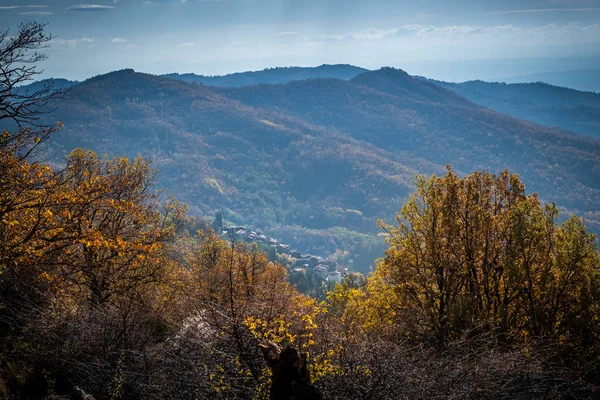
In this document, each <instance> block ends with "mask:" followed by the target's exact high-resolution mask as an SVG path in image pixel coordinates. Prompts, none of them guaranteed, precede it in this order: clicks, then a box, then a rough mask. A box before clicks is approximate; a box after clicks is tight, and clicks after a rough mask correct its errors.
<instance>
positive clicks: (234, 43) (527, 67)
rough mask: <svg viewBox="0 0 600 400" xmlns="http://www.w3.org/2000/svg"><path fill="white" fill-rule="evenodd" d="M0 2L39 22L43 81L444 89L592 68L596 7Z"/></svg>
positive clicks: (449, 1) (445, 0)
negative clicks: (253, 81) (379, 84)
mask: <svg viewBox="0 0 600 400" xmlns="http://www.w3.org/2000/svg"><path fill="white" fill-rule="evenodd" d="M84 3H85V4H79V3H78V2H77V1H75V0H46V1H43V2H37V3H36V2H35V1H33V0H32V1H29V0H0V26H2V27H7V28H11V29H14V28H16V26H17V25H18V23H19V22H21V21H26V20H30V19H34V20H37V21H41V22H48V28H47V30H48V31H49V32H51V33H52V34H54V35H55V36H56V38H55V40H54V41H53V44H52V48H51V49H50V50H49V54H50V56H51V57H50V59H49V60H48V61H47V62H45V63H44V69H45V75H44V76H45V77H51V76H53V77H63V78H67V79H75V80H82V79H85V78H87V77H89V76H92V75H97V74H102V73H106V72H108V71H111V70H118V69H122V68H134V69H135V70H137V71H144V72H148V73H153V74H164V73H170V72H193V73H197V74H202V75H217V74H218V75H222V74H227V73H231V72H238V71H248V70H261V69H263V68H268V67H274V66H315V65H320V64H323V63H327V64H338V63H347V64H352V65H357V66H360V67H364V68H368V69H376V68H379V67H380V66H382V65H389V66H394V67H399V68H403V69H405V70H407V71H409V72H410V73H412V74H418V75H424V76H427V77H431V78H436V79H443V80H447V81H460V80H468V79H485V80H499V79H501V78H505V77H511V76H518V75H527V74H535V73H542V72H554V71H573V70H583V69H590V68H595V65H596V66H597V65H599V63H598V60H600V50H599V49H600V0H504V1H491V0H487V1H486V0H464V1H455V0H422V1H409V0H395V1H387V0H370V1H365V0H303V1H298V0H221V1H217V0H215V1H210V0H90V1H86V2H84Z"/></svg>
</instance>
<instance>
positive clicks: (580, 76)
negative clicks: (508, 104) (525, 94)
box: [499, 69, 600, 93]
mask: <svg viewBox="0 0 600 400" xmlns="http://www.w3.org/2000/svg"><path fill="white" fill-rule="evenodd" d="M499 80H500V81H501V82H506V83H530V82H545V83H549V84H551V85H556V86H563V87H568V88H572V89H577V90H582V91H586V92H597V93H600V69H584V70H573V71H556V72H541V73H537V74H527V75H518V76H511V77H508V78H504V79H499Z"/></svg>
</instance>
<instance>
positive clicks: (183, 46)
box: [177, 42, 196, 49]
mask: <svg viewBox="0 0 600 400" xmlns="http://www.w3.org/2000/svg"><path fill="white" fill-rule="evenodd" d="M195 45H196V42H187V43H180V44H178V45H177V48H178V49H190V48H192V47H194V46H195Z"/></svg>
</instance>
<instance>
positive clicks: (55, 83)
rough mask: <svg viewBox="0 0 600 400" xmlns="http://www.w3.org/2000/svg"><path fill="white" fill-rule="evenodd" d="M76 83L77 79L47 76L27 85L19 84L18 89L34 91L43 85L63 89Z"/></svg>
mask: <svg viewBox="0 0 600 400" xmlns="http://www.w3.org/2000/svg"><path fill="white" fill-rule="evenodd" d="M78 83H79V82H77V81H70V80H67V79H62V78H49V79H42V80H40V81H36V82H33V83H31V84H29V85H25V86H21V87H19V90H21V91H23V92H29V93H35V92H37V91H39V90H42V89H44V88H45V87H52V88H54V89H55V90H65V89H68V88H70V87H71V86H74V85H76V84H78Z"/></svg>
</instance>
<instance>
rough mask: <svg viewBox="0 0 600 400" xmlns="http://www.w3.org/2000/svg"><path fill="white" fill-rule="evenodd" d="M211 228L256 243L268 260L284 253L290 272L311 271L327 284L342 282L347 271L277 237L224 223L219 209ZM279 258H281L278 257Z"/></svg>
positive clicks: (221, 233)
mask: <svg viewBox="0 0 600 400" xmlns="http://www.w3.org/2000/svg"><path fill="white" fill-rule="evenodd" d="M213 229H214V230H215V232H217V233H219V234H220V236H221V237H222V238H223V239H225V240H227V241H245V242H247V243H256V244H257V245H258V246H260V247H261V248H264V249H265V250H266V253H267V256H268V257H269V260H271V261H275V260H277V259H278V257H277V255H278V254H285V255H287V257H285V258H286V259H287V260H289V262H288V265H286V267H287V268H288V270H290V272H292V271H293V272H297V273H302V272H304V273H307V272H312V273H316V274H318V275H320V276H321V277H322V279H323V280H324V281H325V282H326V283H327V285H328V286H331V285H334V284H335V283H342V281H343V279H344V277H345V276H346V274H347V273H348V268H346V267H344V266H343V265H340V264H338V263H336V262H335V261H333V260H330V259H325V258H323V257H321V256H315V255H312V254H303V253H301V252H299V251H297V250H293V249H291V248H290V246H289V245H287V244H284V243H281V242H280V241H278V240H277V239H274V238H271V237H269V236H267V235H264V234H262V233H259V232H256V231H253V230H251V229H248V228H246V227H245V226H241V225H226V224H224V223H223V214H222V212H221V211H219V212H217V213H216V216H215V221H214V223H213ZM279 259H280V260H281V258H279Z"/></svg>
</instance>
